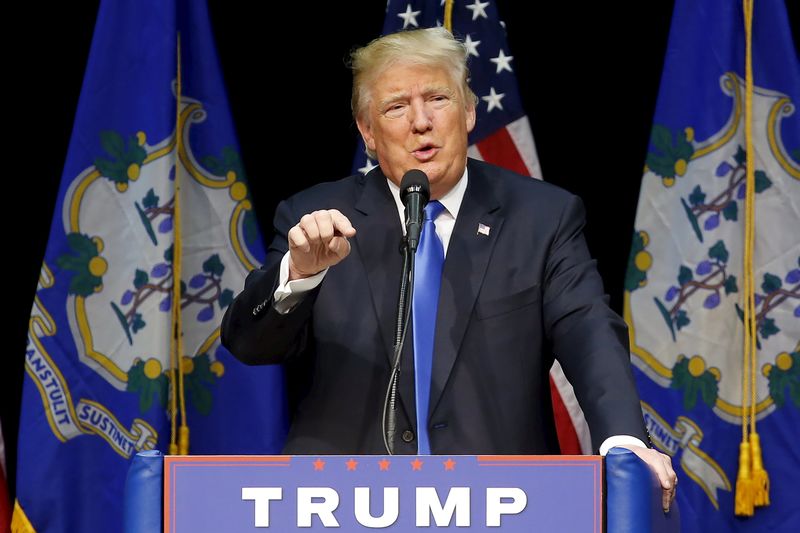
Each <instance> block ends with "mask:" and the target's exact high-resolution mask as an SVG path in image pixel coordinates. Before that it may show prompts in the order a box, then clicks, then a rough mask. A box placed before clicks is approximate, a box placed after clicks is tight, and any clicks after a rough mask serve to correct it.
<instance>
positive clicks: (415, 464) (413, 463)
mask: <svg viewBox="0 0 800 533" xmlns="http://www.w3.org/2000/svg"><path fill="white" fill-rule="evenodd" d="M411 469H412V470H414V471H420V470H422V461H420V460H419V458H417V459H414V460H413V461H411Z"/></svg>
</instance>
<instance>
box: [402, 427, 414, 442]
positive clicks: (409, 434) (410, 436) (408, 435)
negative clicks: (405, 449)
mask: <svg viewBox="0 0 800 533" xmlns="http://www.w3.org/2000/svg"><path fill="white" fill-rule="evenodd" d="M400 438H401V439H403V442H413V441H414V432H413V431H411V430H410V429H407V430H405V431H404V432H403V435H402V436H401V437H400Z"/></svg>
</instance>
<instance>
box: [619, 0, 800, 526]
mask: <svg viewBox="0 0 800 533" xmlns="http://www.w3.org/2000/svg"><path fill="white" fill-rule="evenodd" d="M655 59H656V58H653V60H655ZM799 103H800V64H798V58H797V55H796V51H795V49H794V47H793V44H792V37H791V35H790V29H789V23H788V18H787V12H786V8H785V5H784V3H783V1H782V0H756V1H750V0H746V1H744V2H742V1H732V0H703V1H702V2H698V1H696V0H678V1H677V2H676V4H675V12H674V15H673V22H672V29H671V33H670V37H669V46H668V48H667V55H666V62H665V65H664V72H663V76H662V80H661V88H660V93H659V98H658V104H657V107H656V113H655V119H654V122H653V128H652V132H651V137H650V145H649V149H648V150H649V151H648V154H647V161H646V166H645V172H644V177H643V178H642V187H641V194H640V198H639V208H638V212H637V215H636V222H635V227H634V234H633V247H632V251H631V255H630V260H629V263H628V271H627V276H626V279H625V304H626V305H625V318H626V320H627V322H628V325H629V328H630V336H631V351H632V361H633V364H634V366H635V368H636V371H635V374H636V377H637V381H638V385H639V390H640V393H641V396H642V406H643V410H644V414H645V419H646V422H647V427H648V430H649V432H650V435H651V437H652V441H653V442H654V444H655V445H656V446H657V447H658V448H659V449H661V450H662V451H663V452H665V453H667V454H669V455H670V456H672V461H673V465H674V467H675V470H676V472H677V473H678V477H679V483H678V493H677V494H678V496H677V497H678V501H679V505H680V513H681V517H682V522H683V523H682V526H683V531H687V532H692V531H697V532H711V531H714V532H718V531H770V532H773V533H778V532H787V533H788V532H796V531H800V497H798V495H797V494H798V492H797V491H798V482H800V453H798V442H799V441H800V113H798V109H797V106H798V104H799Z"/></svg>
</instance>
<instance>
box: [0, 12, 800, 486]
mask: <svg viewBox="0 0 800 533" xmlns="http://www.w3.org/2000/svg"><path fill="white" fill-rule="evenodd" d="M732 1H734V0H732ZM16 4H27V5H23V6H19V5H17V6H15V7H13V8H11V9H10V10H9V11H6V14H5V15H4V17H3V18H4V19H5V20H4V22H5V24H4V32H3V33H4V39H5V40H6V43H5V47H4V50H5V52H6V53H5V54H4V60H3V63H2V68H3V71H4V75H3V84H2V85H3V87H4V89H5V90H4V91H3V92H4V94H5V95H4V97H3V98H4V100H5V101H4V106H3V108H4V117H3V118H4V120H3V126H4V129H5V136H6V138H7V139H8V138H10V143H9V142H8V141H6V146H10V147H11V149H10V150H8V149H6V150H5V151H4V152H5V153H4V155H5V157H4V158H3V160H4V163H5V164H3V165H2V169H3V174H4V176H3V177H4V178H5V181H6V182H10V183H11V185H12V189H11V191H8V189H6V191H7V192H6V193H5V195H4V197H3V202H2V205H3V209H2V210H3V212H4V214H5V217H6V219H5V224H4V227H6V230H5V231H4V232H3V234H2V235H3V236H4V237H5V239H4V240H5V243H4V248H5V249H6V256H5V259H4V260H2V262H3V265H4V271H5V272H7V273H6V274H5V276H6V277H5V279H6V283H5V287H6V290H4V291H3V294H4V295H6V296H7V298H6V299H5V301H4V302H3V308H5V309H6V310H7V311H9V315H8V317H7V318H6V317H4V320H5V323H6V326H5V328H4V330H5V332H6V335H4V337H5V338H4V341H5V342H4V345H5V347H6V348H5V351H4V353H3V356H2V362H0V417H1V418H2V422H3V434H4V436H5V442H6V448H7V449H6V457H7V478H8V481H9V485H10V489H11V491H12V495H13V493H14V478H15V475H16V468H15V462H16V449H15V448H16V440H17V425H18V421H19V401H20V394H21V386H22V377H23V374H24V370H23V362H24V359H23V354H24V349H25V342H26V331H27V323H28V317H29V313H30V309H31V304H32V302H33V296H34V293H35V290H36V284H37V280H38V275H39V267H40V265H41V260H42V257H43V256H44V250H45V246H46V244H47V243H46V240H47V234H48V232H49V227H50V222H51V219H52V216H53V208H54V203H55V198H56V193H57V190H58V184H59V181H60V178H61V167H62V165H63V162H64V159H65V157H66V150H67V144H68V142H69V136H70V133H71V129H72V121H73V118H74V114H75V108H76V105H77V100H78V96H79V94H80V87H81V83H82V79H83V72H84V68H85V66H86V60H87V54H88V50H89V45H90V43H91V37H92V32H93V28H94V22H95V17H96V14H97V5H98V2H97V1H96V0H95V1H80V2H58V3H49V5H47V6H44V5H42V4H39V3H34V2H24V3H16ZM497 4H498V6H499V10H500V14H501V17H502V18H503V19H504V20H505V22H506V28H507V31H508V38H509V41H510V48H511V52H510V53H511V55H513V56H514V60H513V62H512V67H513V68H514V70H515V73H516V75H517V79H518V81H519V86H520V92H521V94H522V101H523V104H524V106H525V109H526V111H527V113H528V117H529V118H530V121H531V126H532V128H533V133H534V138H535V140H536V146H537V149H538V153H539V159H540V162H541V166H542V172H543V174H544V178H545V179H546V180H547V181H550V182H553V183H555V184H557V185H560V186H562V187H564V188H566V189H568V190H570V191H572V192H574V193H576V194H578V195H579V196H581V197H582V198H583V200H584V202H585V204H586V208H587V213H588V222H589V224H588V226H587V230H586V234H587V239H588V241H589V246H590V248H591V251H592V253H593V254H594V256H595V257H596V258H597V259H598V268H599V269H600V273H601V274H602V276H603V279H604V281H605V285H606V291H607V292H608V293H609V294H610V296H611V302H612V305H613V307H614V308H615V309H616V310H617V311H621V305H622V292H623V291H622V280H623V277H624V275H625V267H626V264H627V258H628V252H629V245H630V240H631V234H632V231H633V220H634V216H635V210H636V202H637V199H638V195H639V182H640V180H641V177H642V169H643V166H644V159H645V154H646V149H647V142H648V134H649V130H650V125H651V119H652V115H653V111H654V108H655V101H656V96H657V92H658V86H659V80H660V76H661V68H662V64H663V58H664V51H665V48H666V42H667V35H668V32H669V25H670V18H671V14H672V7H673V3H672V0H651V1H648V2H631V3H629V5H626V6H622V5H618V4H615V3H608V2H605V3H595V2H581V3H575V2H536V3H535V2H528V1H526V2H522V1H519V0H517V1H514V0H505V1H500V0H498V1H497ZM787 4H788V6H787V7H789V8H790V13H792V15H793V18H792V20H797V16H796V15H800V5H798V4H800V2H791V1H790V2H787ZM209 9H210V13H211V17H212V23H213V27H214V32H215V37H216V42H217V48H218V51H219V54H220V58H221V63H222V67H223V71H224V76H225V81H226V84H227V87H228V96H229V101H230V104H231V107H232V110H233V115H234V120H235V123H236V127H237V131H238V135H239V141H240V145H241V153H242V158H243V160H244V164H245V168H246V172H247V175H248V179H249V184H250V188H251V191H252V196H253V199H254V203H255V206H256V210H257V213H258V214H259V219H260V223H261V226H262V234H264V235H265V237H266V236H268V235H269V234H270V223H271V218H272V213H273V210H274V208H275V206H276V205H277V203H278V201H279V200H280V199H282V198H284V197H286V196H288V195H290V194H291V193H294V192H296V191H298V190H301V189H304V188H306V187H307V186H309V185H311V184H314V183H317V182H319V181H326V180H331V179H337V178H340V177H343V176H345V175H347V174H349V172H350V165H351V161H352V157H353V151H354V147H355V138H356V134H357V130H356V128H355V125H354V123H353V121H352V118H351V117H350V109H349V100H350V73H349V71H348V70H347V69H346V68H345V66H344V62H345V58H346V57H347V54H348V52H349V50H350V49H351V48H352V47H353V46H360V45H364V44H366V43H367V42H369V41H370V40H371V39H372V38H374V37H377V36H378V34H379V33H380V31H381V28H382V25H383V18H384V9H385V2H384V1H383V0H369V1H368V0H363V1H352V2H346V1H343V2H330V3H322V2H320V3H316V2H312V3H307V2H287V3H279V2H244V1H234V0H209ZM794 26H795V32H794V33H795V40H796V41H797V34H798V33H800V30H798V29H797V27H798V24H797V23H795V24H794ZM279 32H280V36H279V35H278V34H279ZM8 237H11V240H10V241H9V240H8ZM8 267H10V268H8Z"/></svg>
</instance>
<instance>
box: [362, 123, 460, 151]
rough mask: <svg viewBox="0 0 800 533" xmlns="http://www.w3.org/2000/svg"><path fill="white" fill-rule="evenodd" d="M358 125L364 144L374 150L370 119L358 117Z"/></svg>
mask: <svg viewBox="0 0 800 533" xmlns="http://www.w3.org/2000/svg"><path fill="white" fill-rule="evenodd" d="M473 123H474V120H473ZM356 126H358V131H359V133H361V138H362V139H364V145H366V147H367V148H368V149H369V150H372V151H373V152H374V151H375V137H374V136H373V135H372V126H371V125H370V123H369V121H368V120H365V119H364V118H363V117H359V118H357V119H356Z"/></svg>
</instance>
